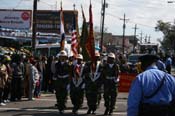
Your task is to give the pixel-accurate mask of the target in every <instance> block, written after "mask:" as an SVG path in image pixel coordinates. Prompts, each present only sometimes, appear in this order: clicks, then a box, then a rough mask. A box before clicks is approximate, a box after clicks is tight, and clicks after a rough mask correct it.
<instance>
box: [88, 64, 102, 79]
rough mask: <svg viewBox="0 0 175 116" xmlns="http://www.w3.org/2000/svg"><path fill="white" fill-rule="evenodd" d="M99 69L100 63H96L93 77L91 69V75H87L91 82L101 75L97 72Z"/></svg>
mask: <svg viewBox="0 0 175 116" xmlns="http://www.w3.org/2000/svg"><path fill="white" fill-rule="evenodd" d="M99 67H100V61H98V62H97V68H96V70H95V72H94V75H93V72H92V69H91V73H90V74H89V77H90V78H91V80H92V81H93V82H95V81H96V80H97V79H98V78H99V77H100V75H101V73H99V72H98V69H99Z"/></svg>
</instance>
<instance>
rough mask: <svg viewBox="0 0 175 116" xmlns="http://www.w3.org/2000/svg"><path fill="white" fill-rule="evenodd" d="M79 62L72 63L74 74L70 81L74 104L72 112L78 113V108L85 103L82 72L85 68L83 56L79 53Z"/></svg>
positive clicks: (71, 96)
mask: <svg viewBox="0 0 175 116" xmlns="http://www.w3.org/2000/svg"><path fill="white" fill-rule="evenodd" d="M76 59H77V64H76V65H74V64H72V75H71V82H70V98H71V101H72V104H73V109H72V112H73V113H74V114H77V111H78V109H79V108H80V107H81V105H82V104H83V97H84V80H83V77H82V72H83V68H84V63H83V56H82V55H81V54H78V55H77V58H76Z"/></svg>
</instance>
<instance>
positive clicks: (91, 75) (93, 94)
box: [83, 53, 103, 114]
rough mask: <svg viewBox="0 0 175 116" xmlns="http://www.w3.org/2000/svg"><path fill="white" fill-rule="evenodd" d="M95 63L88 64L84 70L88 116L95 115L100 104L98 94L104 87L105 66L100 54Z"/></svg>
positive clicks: (97, 55)
mask: <svg viewBox="0 0 175 116" xmlns="http://www.w3.org/2000/svg"><path fill="white" fill-rule="evenodd" d="M95 56H96V59H95V61H94V62H91V63H87V64H86V66H85V68H84V72H83V74H84V78H85V92H86V98H87V105H88V111H87V114H91V113H92V114H95V111H96V109H97V103H98V94H99V90H100V88H101V85H102V79H103V78H102V71H103V66H102V63H101V62H100V60H99V59H98V58H99V53H96V55H95Z"/></svg>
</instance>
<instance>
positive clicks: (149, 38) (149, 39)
mask: <svg viewBox="0 0 175 116" xmlns="http://www.w3.org/2000/svg"><path fill="white" fill-rule="evenodd" d="M148 43H151V36H150V35H149V37H148Z"/></svg>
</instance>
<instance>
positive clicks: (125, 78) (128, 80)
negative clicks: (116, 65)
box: [119, 73, 137, 92]
mask: <svg viewBox="0 0 175 116" xmlns="http://www.w3.org/2000/svg"><path fill="white" fill-rule="evenodd" d="M136 76H137V74H136V73H133V74H132V73H121V74H120V81H119V92H129V89H130V87H131V84H132V81H133V80H134V79H135V78H136Z"/></svg>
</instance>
